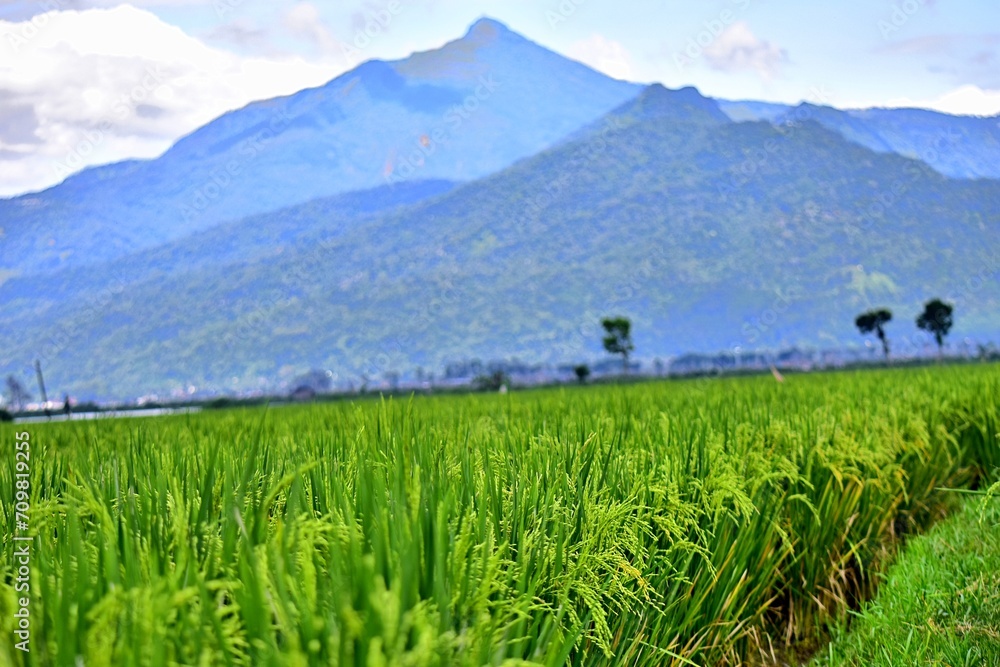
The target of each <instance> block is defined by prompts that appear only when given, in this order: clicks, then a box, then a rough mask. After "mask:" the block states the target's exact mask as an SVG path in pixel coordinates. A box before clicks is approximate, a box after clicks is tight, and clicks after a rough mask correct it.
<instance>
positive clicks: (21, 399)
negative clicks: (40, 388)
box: [7, 375, 31, 412]
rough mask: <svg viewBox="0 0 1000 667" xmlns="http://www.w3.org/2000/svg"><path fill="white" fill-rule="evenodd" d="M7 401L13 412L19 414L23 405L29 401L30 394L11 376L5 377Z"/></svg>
mask: <svg viewBox="0 0 1000 667" xmlns="http://www.w3.org/2000/svg"><path fill="white" fill-rule="evenodd" d="M7 400H8V401H10V404H11V405H13V406H14V411H15V412H20V411H21V408H22V407H23V406H24V403H26V402H27V401H30V400H31V394H29V393H28V390H27V389H25V388H24V385H23V384H21V381H20V380H18V379H17V378H16V377H14V376H13V375H8V376H7Z"/></svg>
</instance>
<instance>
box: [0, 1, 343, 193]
mask: <svg viewBox="0 0 1000 667" xmlns="http://www.w3.org/2000/svg"><path fill="white" fill-rule="evenodd" d="M343 69H344V63H343V59H342V58H324V59H320V60H319V61H318V62H313V63H307V62H306V61H304V60H303V59H301V58H280V59H279V58H262V57H241V56H237V55H235V54H233V53H230V52H228V51H224V50H221V49H216V48H212V47H209V46H207V45H206V44H204V43H203V42H201V41H199V40H198V39H196V38H194V37H192V36H190V35H187V34H185V33H184V32H183V31H182V30H180V29H179V28H176V27H174V26H171V25H168V24H166V23H164V22H163V21H161V20H160V19H159V18H157V17H156V16H155V15H154V14H152V13H150V12H148V11H145V10H141V9H136V8H134V7H131V6H128V5H122V6H119V7H116V8H113V9H88V10H84V11H56V12H49V13H46V14H41V15H38V16H35V17H34V18H33V19H32V20H31V21H23V22H19V23H13V22H5V21H0V196H4V195H11V194H16V193H19V192H24V191H26V190H29V189H38V188H41V187H46V186H49V185H53V184H55V183H56V182H58V181H59V180H62V178H64V177H65V176H66V175H67V170H68V171H77V170H78V169H79V168H81V167H83V166H88V165H94V164H103V163H107V162H114V161H118V160H121V159H125V158H132V157H154V156H156V155H159V154H160V153H162V152H163V151H164V150H165V149H166V148H168V147H169V146H170V145H171V144H172V143H173V142H174V141H175V140H176V139H177V138H179V137H180V136H183V135H184V134H186V133H188V132H191V131H193V130H194V129H196V128H198V127H200V126H202V125H204V124H205V123H207V122H208V121H210V120H212V119H213V118H216V117H217V116H219V115H221V114H222V113H224V112H225V111H228V110H231V109H234V108H238V107H241V106H243V105H245V104H247V103H249V102H251V101H253V100H258V99H265V98H269V97H275V96H278V95H288V94H291V93H294V92H296V91H299V90H301V89H303V88H307V87H311V86H318V85H322V84H323V83H325V82H326V81H328V80H329V79H331V78H333V77H334V76H336V75H337V74H339V73H340V72H341V71H343Z"/></svg>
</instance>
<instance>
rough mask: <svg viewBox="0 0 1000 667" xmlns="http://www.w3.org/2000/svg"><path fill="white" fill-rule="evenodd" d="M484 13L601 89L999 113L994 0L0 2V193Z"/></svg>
mask: <svg viewBox="0 0 1000 667" xmlns="http://www.w3.org/2000/svg"><path fill="white" fill-rule="evenodd" d="M483 15H486V16H491V17H493V18H496V19H498V20H501V21H503V22H504V23H506V24H507V25H508V26H509V27H510V28H511V29H513V30H515V31H518V32H520V33H521V34H523V35H525V36H526V37H528V38H530V39H532V40H534V41H536V42H538V43H540V44H542V45H543V46H546V47H548V48H550V49H553V50H555V51H558V52H560V53H563V54H565V55H568V56H571V57H573V58H575V59H577V60H581V61H583V62H585V63H587V64H589V65H591V66H593V67H595V68H597V69H599V70H601V71H603V72H606V73H607V74H610V75H612V76H615V77H618V78H624V79H629V80H633V81H639V82H644V83H650V82H654V81H658V82H661V83H663V84H665V85H667V86H669V87H679V86H682V85H695V86H697V87H698V88H699V89H701V91H702V92H704V93H705V94H708V95H712V96H716V97H722V98H728V99H759V100H769V101H779V102H788V103H796V102H799V101H802V100H809V101H813V102H816V101H817V100H822V101H825V102H826V103H827V104H831V105H833V106H838V107H842V108H847V107H863V106H920V107H926V108H932V109H938V110H942V111H946V112H948V113H958V114H975V115H995V114H1000V2H997V0H838V2H819V1H817V0H813V1H808V2H803V1H802V0H629V1H628V2H622V1H621V0H336V2H321V1H319V0H317V1H315V2H296V1H294V0H134V1H133V2H132V3H122V2H117V1H116V0H13V1H11V0H0V196H8V195H14V194H19V193H24V192H28V191H31V190H37V189H41V188H44V187H48V186H50V185H53V184H55V183H57V182H59V181H61V180H62V179H63V178H65V177H66V176H67V175H68V174H70V173H73V172H75V171H77V170H79V169H80V168H81V167H83V166H87V165H93V164H103V163H108V162H114V161H118V160H121V159H125V158H144V157H154V156H156V155H158V154H160V153H162V152H163V151H164V150H166V149H167V148H168V147H169V146H170V145H171V144H172V143H173V142H174V141H175V140H176V139H177V138H179V137H180V136H183V135H184V134H186V133H188V132H190V131H192V130H193V129H195V128H197V127H199V126H200V125H202V124H204V123H206V122H208V121H209V120H211V119H212V118H214V117H216V116H218V115H219V114H221V113H223V112H225V111H227V110H229V109H233V108H237V107H240V106H243V105H244V104H246V103H247V102H250V101H252V100H255V99H262V98H267V97H273V96H276V95H283V94H289V93H292V92H294V91H296V90H300V89H302V88H305V87H309V86H317V85H321V84H323V83H325V82H326V81H328V80H329V79H331V78H334V77H335V76H337V75H339V74H341V73H343V72H345V71H347V70H350V69H352V68H353V67H355V66H356V65H357V64H359V63H360V62H362V61H364V60H368V59H370V58H382V59H394V58H402V57H405V56H406V55H408V54H409V53H412V52H413V51H418V50H426V49H430V48H435V47H437V46H440V45H442V44H443V43H445V42H447V41H449V40H451V39H455V38H457V37H460V36H461V35H462V34H464V32H465V31H466V29H467V27H468V25H469V24H471V23H472V22H473V21H475V20H476V19H477V18H479V17H480V16H483Z"/></svg>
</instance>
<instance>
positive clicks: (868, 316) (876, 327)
mask: <svg viewBox="0 0 1000 667" xmlns="http://www.w3.org/2000/svg"><path fill="white" fill-rule="evenodd" d="M891 321H892V311H890V310H889V309H888V308H879V309H878V310H869V311H868V312H867V313H862V314H861V315H858V319H856V320H854V324H855V325H856V326H857V327H858V331H860V332H861V333H862V334H869V333H872V332H873V331H874V332H875V335H876V336H878V339H879V340H880V341H882V351H883V352H885V360H886V361H889V339H888V338H886V337H885V325H886V324H888V323H889V322H891Z"/></svg>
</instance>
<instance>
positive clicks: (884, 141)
mask: <svg viewBox="0 0 1000 667" xmlns="http://www.w3.org/2000/svg"><path fill="white" fill-rule="evenodd" d="M720 107H721V108H722V110H723V111H724V112H725V113H726V115H727V116H729V117H730V118H731V119H733V120H735V121H755V120H765V121H768V122H771V123H774V124H775V125H789V124H794V123H800V122H803V121H806V120H811V121H814V122H817V123H819V124H820V125H823V126H824V127H826V128H828V129H830V130H833V131H834V132H837V133H839V134H840V135H841V136H843V137H844V138H846V139H849V140H850V141H853V142H855V143H857V144H860V145H861V146H864V147H866V148H870V149H872V150H873V151H877V152H879V153H897V154H899V155H902V156H904V157H910V158H913V159H916V160H921V161H923V162H926V163H927V164H929V165H930V166H932V167H934V169H936V170H938V171H939V172H941V173H942V174H944V175H945V176H951V177H952V178H1000V116H993V117H977V116H951V115H948V114H943V113H938V112H935V111H928V110H926V109H851V110H847V111H842V110H840V109H834V108H832V107H825V106H818V105H814V104H808V103H803V104H800V105H798V106H796V107H790V106H787V105H781V104H769V103H765V102H745V101H741V102H730V101H723V102H720Z"/></svg>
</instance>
